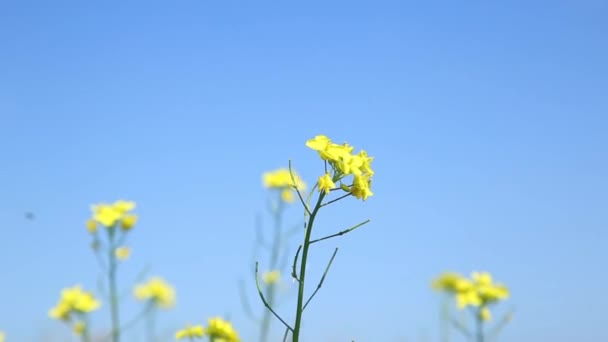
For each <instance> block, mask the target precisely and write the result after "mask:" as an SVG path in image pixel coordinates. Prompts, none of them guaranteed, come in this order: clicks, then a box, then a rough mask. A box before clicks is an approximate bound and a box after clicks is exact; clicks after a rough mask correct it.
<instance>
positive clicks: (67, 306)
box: [49, 285, 101, 321]
mask: <svg viewBox="0 0 608 342" xmlns="http://www.w3.org/2000/svg"><path fill="white" fill-rule="evenodd" d="M100 306H101V303H100V302H99V301H98V300H97V299H96V298H95V296H93V294H92V293H91V292H87V291H84V290H83V289H82V288H81V287H80V285H75V286H73V287H69V288H65V289H63V290H62V291H61V298H60V299H59V301H58V303H57V305H56V306H55V307H53V308H51V309H50V310H49V316H50V317H51V318H54V319H58V320H63V321H67V320H69V319H70V318H71V315H72V314H73V313H77V314H85V313H89V312H91V311H95V310H97V309H98V308H99V307H100Z"/></svg>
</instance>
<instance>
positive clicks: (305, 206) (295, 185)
mask: <svg viewBox="0 0 608 342" xmlns="http://www.w3.org/2000/svg"><path fill="white" fill-rule="evenodd" d="M289 175H290V176H291V181H292V182H293V184H292V187H293V188H294V189H295V190H296V193H297V194H298V197H299V198H300V202H302V205H303V206H304V209H306V212H307V213H308V215H311V213H310V210H309V209H308V205H307V204H306V202H304V198H302V194H301V193H300V189H298V185H297V184H296V179H295V177H294V176H293V171H292V169H291V159H290V160H289Z"/></svg>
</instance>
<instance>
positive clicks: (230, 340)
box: [207, 317, 240, 342]
mask: <svg viewBox="0 0 608 342" xmlns="http://www.w3.org/2000/svg"><path fill="white" fill-rule="evenodd" d="M207 335H209V337H210V338H211V340H212V341H225V342H240V338H239V335H238V333H237V332H236V330H234V328H233V327H232V324H231V323H230V322H228V321H226V320H224V319H222V318H221V317H213V318H210V319H209V323H208V326H207Z"/></svg>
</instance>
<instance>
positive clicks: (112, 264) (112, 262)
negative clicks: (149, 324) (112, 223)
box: [108, 227, 120, 342]
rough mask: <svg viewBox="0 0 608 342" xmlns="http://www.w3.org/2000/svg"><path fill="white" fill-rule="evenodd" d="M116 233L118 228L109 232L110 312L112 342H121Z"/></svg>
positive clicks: (110, 229) (112, 228)
mask: <svg viewBox="0 0 608 342" xmlns="http://www.w3.org/2000/svg"><path fill="white" fill-rule="evenodd" d="M115 232H116V227H111V228H109V230H108V235H109V240H110V243H109V246H108V247H109V253H108V254H109V255H108V257H109V270H108V282H109V286H110V310H111V317H112V341H113V342H119V341H120V316H119V307H118V289H117V284H116V283H117V281H116V268H117V263H116V256H115V254H114V237H115V236H114V234H115Z"/></svg>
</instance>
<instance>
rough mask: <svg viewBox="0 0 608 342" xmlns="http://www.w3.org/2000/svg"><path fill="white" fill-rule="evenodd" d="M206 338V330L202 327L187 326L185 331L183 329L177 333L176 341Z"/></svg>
mask: <svg viewBox="0 0 608 342" xmlns="http://www.w3.org/2000/svg"><path fill="white" fill-rule="evenodd" d="M204 336H205V329H204V328H203V326H201V325H190V324H187V325H186V327H185V328H184V329H181V330H179V331H177V332H176V333H175V339H176V340H183V339H190V340H194V339H197V338H203V337H204Z"/></svg>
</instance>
